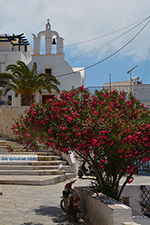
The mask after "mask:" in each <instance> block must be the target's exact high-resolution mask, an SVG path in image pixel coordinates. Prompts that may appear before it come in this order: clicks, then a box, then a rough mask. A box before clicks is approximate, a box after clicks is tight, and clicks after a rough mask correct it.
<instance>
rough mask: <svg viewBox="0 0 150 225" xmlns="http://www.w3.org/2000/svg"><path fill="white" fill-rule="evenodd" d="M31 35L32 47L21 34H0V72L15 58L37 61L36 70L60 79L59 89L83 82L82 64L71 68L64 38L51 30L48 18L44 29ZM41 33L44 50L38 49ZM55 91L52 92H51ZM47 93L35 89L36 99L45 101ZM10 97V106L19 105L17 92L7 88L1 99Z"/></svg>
mask: <svg viewBox="0 0 150 225" xmlns="http://www.w3.org/2000/svg"><path fill="white" fill-rule="evenodd" d="M32 35H33V44H34V46H33V49H32V48H31V46H30V44H29V42H28V41H27V39H25V37H24V36H23V34H21V35H20V36H19V35H14V34H13V35H0V72H6V66H7V65H9V64H15V63H16V62H17V61H18V60H21V61H23V62H25V63H26V64H27V65H28V66H29V68H31V67H32V65H33V63H34V62H36V63H37V72H38V73H49V74H52V75H54V76H55V77H56V78H57V79H58V80H59V82H60V86H59V89H60V91H62V90H70V89H72V88H77V87H79V86H81V85H83V84H84V79H85V73H84V69H83V68H72V67H71V66H70V65H69V63H67V62H66V61H65V56H64V46H63V41H64V39H63V38H62V37H60V35H59V34H58V32H56V31H53V30H51V25H50V23H49V20H48V22H47V24H46V27H45V30H43V31H40V32H39V33H38V34H37V35H35V34H32ZM43 37H44V42H45V45H44V46H42V47H44V51H42V52H41V45H42V43H41V40H42V39H43ZM52 94H55V93H52ZM49 97H50V94H49V93H48V92H46V90H42V92H41V93H40V94H39V93H36V95H35V101H36V102H43V103H44V102H45V101H46V100H47V99H48V98H49ZM8 99H9V100H11V105H12V106H20V96H18V97H15V93H13V92H12V91H10V92H9V93H8V95H7V97H6V98H5V101H6V102H7V100H8Z"/></svg>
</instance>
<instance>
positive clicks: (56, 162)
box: [0, 160, 67, 166]
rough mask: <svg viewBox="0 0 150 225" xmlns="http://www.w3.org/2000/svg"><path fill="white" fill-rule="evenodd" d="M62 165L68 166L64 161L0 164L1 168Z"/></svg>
mask: <svg viewBox="0 0 150 225" xmlns="http://www.w3.org/2000/svg"><path fill="white" fill-rule="evenodd" d="M60 164H63V165H66V164H67V162H66V161H63V160H49V161H33V162H28V161H27V162H15V161H13V162H12V161H11V162H10V161H9V162H2V161H1V162H0V166H1V165H14V166H17V165H32V166H41V165H49V166H50V165H60Z"/></svg>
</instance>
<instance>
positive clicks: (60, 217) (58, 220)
mask: <svg viewBox="0 0 150 225" xmlns="http://www.w3.org/2000/svg"><path fill="white" fill-rule="evenodd" d="M33 211H34V212H35V213H36V214H37V215H42V216H49V217H51V220H52V221H53V223H54V224H56V225H86V224H85V223H83V222H72V221H68V216H67V215H66V214H64V213H63V211H62V210H61V209H60V208H58V207H56V206H45V205H41V206H40V207H39V208H38V209H34V210H33ZM23 225H28V224H23ZM29 225H30V224H29ZM31 225H41V224H31Z"/></svg>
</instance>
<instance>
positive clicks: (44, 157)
mask: <svg viewBox="0 0 150 225" xmlns="http://www.w3.org/2000/svg"><path fill="white" fill-rule="evenodd" d="M9 155H11V156H12V157H13V155H18V154H15V153H10V154H9ZM19 155H20V154H19ZM22 155H24V153H22ZM25 155H27V154H25ZM29 155H31V156H34V155H38V154H32V153H30V154H29ZM0 156H1V154H0ZM60 159H61V157H60V156H57V155H38V161H50V160H60Z"/></svg>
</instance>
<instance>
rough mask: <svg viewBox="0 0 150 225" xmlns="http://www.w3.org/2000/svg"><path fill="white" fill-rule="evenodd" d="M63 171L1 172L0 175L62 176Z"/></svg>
mask: <svg viewBox="0 0 150 225" xmlns="http://www.w3.org/2000/svg"><path fill="white" fill-rule="evenodd" d="M63 173H64V171H62V170H0V175H9V176H10V175H30V176H31V175H34V176H35V175H36V176H44V175H60V174H63Z"/></svg>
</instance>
